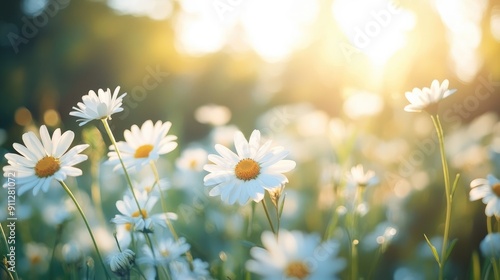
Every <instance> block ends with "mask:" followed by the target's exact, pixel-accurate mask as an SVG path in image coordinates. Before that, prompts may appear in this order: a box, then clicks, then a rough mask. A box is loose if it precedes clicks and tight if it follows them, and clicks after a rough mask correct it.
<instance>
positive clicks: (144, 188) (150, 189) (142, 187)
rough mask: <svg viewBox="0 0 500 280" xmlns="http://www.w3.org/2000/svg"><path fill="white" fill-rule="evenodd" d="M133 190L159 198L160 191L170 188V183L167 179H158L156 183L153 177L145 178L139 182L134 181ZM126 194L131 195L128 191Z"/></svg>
mask: <svg viewBox="0 0 500 280" xmlns="http://www.w3.org/2000/svg"><path fill="white" fill-rule="evenodd" d="M133 186H134V189H136V190H138V191H139V192H147V193H148V194H150V195H155V196H159V195H160V193H159V192H160V191H165V190H167V189H169V188H170V182H169V181H168V180H167V179H164V178H162V179H160V180H159V181H158V183H156V179H155V177H154V176H145V177H143V178H141V179H140V181H134V184H133ZM128 192H129V193H130V194H131V191H130V189H129V190H128Z"/></svg>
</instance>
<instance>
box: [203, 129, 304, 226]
mask: <svg viewBox="0 0 500 280" xmlns="http://www.w3.org/2000/svg"><path fill="white" fill-rule="evenodd" d="M234 146H235V148H236V153H234V152H233V151H231V150H229V149H228V148H226V147H224V146H222V145H220V144H217V145H215V150H216V151H217V152H218V153H219V154H218V155H216V154H210V155H208V160H209V161H211V162H212V163H210V164H206V165H205V166H204V167H203V169H205V170H206V171H208V172H210V173H209V174H208V175H206V176H205V178H204V179H203V181H204V183H205V186H207V187H212V189H211V190H210V192H209V195H210V196H219V195H220V197H221V199H222V200H223V201H225V202H226V203H229V204H234V203H235V202H236V201H238V202H239V204H241V205H243V204H245V203H247V202H248V201H249V200H250V199H252V200H253V201H254V202H257V203H258V202H261V203H262V207H263V208H264V212H265V214H266V218H267V220H268V222H269V225H270V227H271V230H272V231H273V233H274V235H275V236H278V231H277V230H276V227H275V226H274V224H273V221H272V218H271V213H270V211H269V207H267V203H266V202H265V193H266V191H267V192H268V193H269V194H270V196H271V201H272V202H273V205H274V206H275V209H276V217H277V219H278V227H279V220H280V217H281V213H282V210H283V203H284V200H281V203H280V202H279V201H280V196H281V191H282V190H283V186H284V184H286V183H288V179H287V178H286V177H285V176H284V175H283V174H282V173H284V172H288V171H291V170H292V169H294V168H295V161H292V160H285V159H284V158H285V157H286V156H287V155H288V152H287V151H285V150H284V149H283V147H281V146H275V147H271V141H270V140H269V141H267V142H265V143H264V144H261V135H260V131H258V130H254V131H253V132H252V134H251V136H250V139H249V140H248V141H247V140H246V139H245V136H244V135H243V133H241V132H240V131H238V132H236V133H235V135H234ZM278 192H279V193H278Z"/></svg>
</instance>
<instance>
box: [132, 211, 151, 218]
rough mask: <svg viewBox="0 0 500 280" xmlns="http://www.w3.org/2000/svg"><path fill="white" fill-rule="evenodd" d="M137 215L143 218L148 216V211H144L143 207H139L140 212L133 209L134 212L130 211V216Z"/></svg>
mask: <svg viewBox="0 0 500 280" xmlns="http://www.w3.org/2000/svg"><path fill="white" fill-rule="evenodd" d="M139 216H142V217H143V218H144V219H146V218H147V217H148V211H146V210H145V209H141V212H140V213H139V211H135V212H134V213H132V217H134V218H137V217H139Z"/></svg>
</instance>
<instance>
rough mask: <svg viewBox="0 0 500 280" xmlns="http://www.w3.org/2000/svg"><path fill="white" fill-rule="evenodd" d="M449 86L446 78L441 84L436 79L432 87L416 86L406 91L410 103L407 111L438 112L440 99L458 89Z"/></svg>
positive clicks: (406, 108)
mask: <svg viewBox="0 0 500 280" xmlns="http://www.w3.org/2000/svg"><path fill="white" fill-rule="evenodd" d="M448 86H449V81H448V80H444V81H443V82H442V83H441V84H439V81H438V80H434V81H432V84H431V87H430V88H428V87H424V88H422V89H419V88H414V89H413V90H412V91H408V92H406V93H405V96H406V99H408V101H409V102H410V104H409V105H406V107H405V111H407V112H421V111H423V110H424V111H428V112H429V113H431V114H435V113H437V106H438V103H439V101H440V100H441V99H444V98H446V97H448V96H450V95H452V94H453V93H455V92H456V91H457V90H456V89H448Z"/></svg>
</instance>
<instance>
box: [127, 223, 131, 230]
mask: <svg viewBox="0 0 500 280" xmlns="http://www.w3.org/2000/svg"><path fill="white" fill-rule="evenodd" d="M125 229H126V230H127V231H132V224H131V223H126V224H125Z"/></svg>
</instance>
